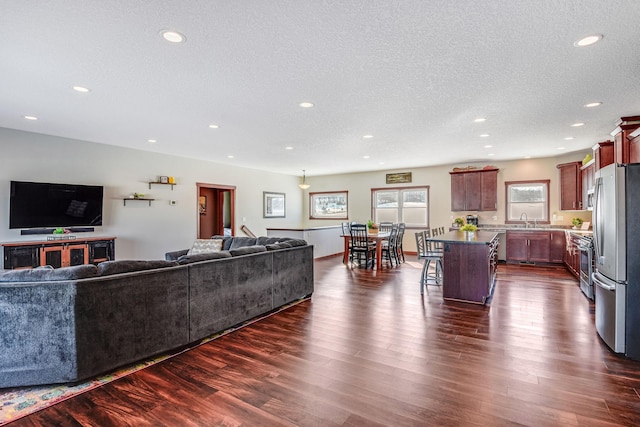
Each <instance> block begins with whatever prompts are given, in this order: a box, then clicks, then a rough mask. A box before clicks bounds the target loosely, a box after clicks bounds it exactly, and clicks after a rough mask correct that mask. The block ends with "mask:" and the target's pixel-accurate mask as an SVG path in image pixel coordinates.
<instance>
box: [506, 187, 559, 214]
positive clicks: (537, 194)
mask: <svg viewBox="0 0 640 427" xmlns="http://www.w3.org/2000/svg"><path fill="white" fill-rule="evenodd" d="M504 184H505V186H506V192H507V195H506V204H507V206H506V216H507V218H506V222H507V223H525V222H528V221H533V220H536V221H537V222H542V223H545V222H549V180H542V181H506V182H505V183H504Z"/></svg>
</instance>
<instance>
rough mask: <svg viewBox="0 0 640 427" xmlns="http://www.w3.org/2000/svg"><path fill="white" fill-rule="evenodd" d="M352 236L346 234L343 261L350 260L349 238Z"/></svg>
mask: <svg viewBox="0 0 640 427" xmlns="http://www.w3.org/2000/svg"><path fill="white" fill-rule="evenodd" d="M350 239H351V238H350V237H347V236H344V253H343V255H342V263H343V264H347V263H348V262H349V240H350Z"/></svg>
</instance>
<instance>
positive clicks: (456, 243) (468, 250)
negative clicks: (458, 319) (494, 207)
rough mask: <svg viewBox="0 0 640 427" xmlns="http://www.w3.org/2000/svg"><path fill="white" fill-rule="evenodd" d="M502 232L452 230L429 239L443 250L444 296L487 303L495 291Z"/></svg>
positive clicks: (448, 298) (447, 298)
mask: <svg viewBox="0 0 640 427" xmlns="http://www.w3.org/2000/svg"><path fill="white" fill-rule="evenodd" d="M498 236H499V233H497V232H494V231H484V230H477V231H475V232H473V233H470V234H468V233H465V232H463V231H450V232H448V233H445V234H441V235H440V236H437V237H433V238H431V239H428V240H429V241H432V242H437V243H439V244H440V245H441V246H442V247H443V249H444V255H443V259H442V274H443V282H442V296H443V297H444V299H446V300H456V301H464V302H471V303H476V304H485V303H486V301H487V299H488V298H489V297H490V296H491V293H492V292H493V286H494V284H495V278H496V268H497V265H498V244H499V240H498Z"/></svg>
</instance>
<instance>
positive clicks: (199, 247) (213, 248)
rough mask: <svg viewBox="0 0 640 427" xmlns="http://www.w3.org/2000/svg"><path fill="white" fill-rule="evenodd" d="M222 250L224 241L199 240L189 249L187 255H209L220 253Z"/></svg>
mask: <svg viewBox="0 0 640 427" xmlns="http://www.w3.org/2000/svg"><path fill="white" fill-rule="evenodd" d="M221 250H222V239H197V240H196V241H195V242H193V246H191V249H189V252H188V253H187V255H196V254H207V253H211V252H220V251H221Z"/></svg>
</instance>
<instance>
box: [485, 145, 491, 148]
mask: <svg viewBox="0 0 640 427" xmlns="http://www.w3.org/2000/svg"><path fill="white" fill-rule="evenodd" d="M491 147H493V145H485V146H484V148H491Z"/></svg>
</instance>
